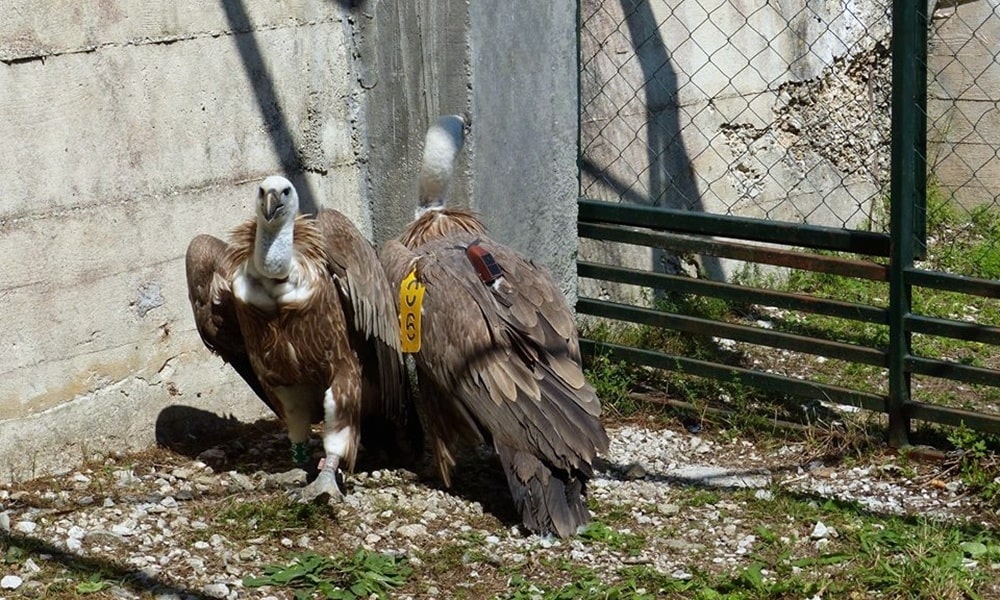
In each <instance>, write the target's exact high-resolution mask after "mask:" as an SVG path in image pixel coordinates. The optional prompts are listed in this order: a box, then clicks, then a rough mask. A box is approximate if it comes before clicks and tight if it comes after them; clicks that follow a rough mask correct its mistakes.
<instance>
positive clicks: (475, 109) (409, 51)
mask: <svg viewBox="0 0 1000 600" xmlns="http://www.w3.org/2000/svg"><path fill="white" fill-rule="evenodd" d="M373 14H374V16H373V17H372V18H363V19H361V20H360V23H361V32H362V38H363V40H362V42H361V44H362V46H361V47H362V59H363V61H364V62H365V64H366V67H365V68H366V71H365V74H364V77H365V81H367V82H368V85H370V86H371V88H372V89H371V91H372V93H371V94H370V95H369V103H368V105H367V107H368V108H367V111H368V113H367V116H368V118H367V119H366V125H365V126H366V131H367V135H368V136H369V139H370V140H371V145H372V146H371V147H372V153H371V157H370V161H369V163H368V165H367V167H368V173H369V177H370V181H369V183H370V186H371V197H372V198H373V200H374V202H373V211H374V214H375V222H376V226H375V238H376V240H377V241H380V242H381V241H383V240H385V239H388V238H389V237H392V236H395V235H397V234H398V233H399V232H400V231H401V230H402V228H403V226H404V225H405V224H406V223H407V222H409V221H410V219H412V218H413V211H414V209H415V207H416V200H417V197H416V190H417V173H418V171H419V166H420V157H421V151H422V149H423V136H424V132H425V131H426V128H427V125H428V124H429V122H430V121H431V120H433V119H434V118H436V117H437V116H438V115H440V114H446V113H461V112H465V111H470V112H471V114H472V119H473V125H472V131H471V134H470V136H469V139H468V141H467V143H466V146H465V149H464V152H463V154H462V156H461V158H460V164H459V167H458V169H457V175H456V180H455V182H454V183H453V184H452V187H451V195H450V200H449V202H450V204H452V205H455V206H465V207H468V206H471V207H472V208H474V209H476V210H477V211H479V212H480V213H481V214H482V217H483V219H484V221H485V222H486V224H487V225H488V226H489V228H490V232H491V234H492V235H493V236H494V237H495V238H496V239H498V240H501V241H503V242H505V243H508V244H510V245H511V246H513V247H515V248H517V249H518V250H520V251H522V252H524V253H526V254H527V255H529V256H531V257H533V258H535V259H536V260H538V262H539V263H540V264H543V265H545V266H547V267H548V268H550V269H552V271H553V273H554V275H555V278H556V280H557V281H558V282H559V283H560V284H561V287H562V289H563V290H564V291H565V292H566V293H567V294H569V296H570V298H571V299H572V298H573V297H574V294H575V280H576V276H575V262H574V261H575V252H576V198H577V190H578V180H577V168H576V155H577V134H576V131H577V129H576V120H577V110H578V107H577V92H576V60H575V47H576V25H575V23H576V17H575V3H574V2H569V1H567V0H558V1H552V2H544V3H535V2H527V1H522V2H518V3H516V4H515V5H511V4H503V5H495V6H494V5H492V4H490V3H482V2H473V3H471V4H470V3H468V2H467V1H466V0H445V1H443V2H442V1H435V0H422V1H420V2H414V3H392V2H383V3H378V4H376V5H375V7H374V13H373ZM418 17H419V18H418ZM470 92H471V97H470Z"/></svg>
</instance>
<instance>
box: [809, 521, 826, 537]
mask: <svg viewBox="0 0 1000 600" xmlns="http://www.w3.org/2000/svg"><path fill="white" fill-rule="evenodd" d="M829 535H830V528H829V527H827V526H826V525H824V524H823V521H816V525H815V526H814V527H813V530H812V533H810V534H809V537H811V538H812V539H814V540H822V539H825V538H826V537H827V536H829Z"/></svg>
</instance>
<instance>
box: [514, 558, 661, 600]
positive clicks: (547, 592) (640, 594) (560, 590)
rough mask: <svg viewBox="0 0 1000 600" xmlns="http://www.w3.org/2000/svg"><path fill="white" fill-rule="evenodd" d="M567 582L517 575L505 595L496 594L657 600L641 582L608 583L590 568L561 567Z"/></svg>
mask: <svg viewBox="0 0 1000 600" xmlns="http://www.w3.org/2000/svg"><path fill="white" fill-rule="evenodd" d="M563 571H564V573H563V574H562V575H563V577H564V578H567V579H569V581H568V582H567V583H563V584H552V583H545V584H543V583H536V582H532V581H530V580H528V579H526V578H525V577H524V576H523V575H520V574H517V575H514V576H512V577H511V578H510V581H509V582H508V589H507V592H506V594H501V595H498V596H497V598H499V599H501V600H578V599H579V600H631V599H635V600H653V599H654V598H658V597H660V596H659V595H658V594H657V593H656V591H657V590H650V589H648V588H646V587H645V586H644V585H643V579H640V578H639V577H635V576H628V575H626V576H625V577H622V578H621V579H620V580H619V581H614V582H609V581H607V580H606V578H604V577H602V576H601V575H600V574H598V573H597V572H596V571H594V570H593V569H589V568H586V567H579V566H564V567H563Z"/></svg>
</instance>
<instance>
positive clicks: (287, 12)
mask: <svg viewBox="0 0 1000 600" xmlns="http://www.w3.org/2000/svg"><path fill="white" fill-rule="evenodd" d="M477 4H478V3H477ZM519 4H520V6H519V7H518V10H514V11H511V10H510V8H509V7H508V9H507V10H508V11H509V12H510V14H507V15H503V16H501V14H500V12H499V9H497V12H495V13H494V12H493V11H492V10H489V9H484V8H482V7H478V6H477V7H476V8H475V9H471V10H470V8H469V6H468V5H467V4H466V3H465V2H460V1H452V0H449V1H446V2H434V1H432V0H425V1H423V2H417V3H394V2H376V1H371V2H364V3H356V2H347V1H337V2H334V1H330V0H285V1H280V2H267V3H259V2H255V3H251V2H247V1H246V0H221V1H220V2H175V3H147V2H140V1H138V0H102V1H101V2H78V3H74V4H73V6H72V7H69V8H65V9H64V8H60V9H59V10H53V8H52V5H51V3H39V2H29V1H27V0H14V1H10V2H6V3H4V8H3V19H0V114H2V115H3V119H0V139H4V140H5V143H4V144H2V145H0V172H2V173H3V174H4V175H5V179H6V181H7V185H5V186H3V191H0V253H2V255H3V256H4V257H5V260H4V261H3V262H2V263H0V265H2V266H0V319H2V322H3V332H2V333H0V480H7V479H19V478H24V477H28V476H31V475H34V474H39V473H43V472H48V471H51V470H53V469H57V468H59V466H60V465H61V464H65V463H66V462H69V463H73V462H75V461H77V460H78V459H79V458H80V457H81V456H82V455H83V454H84V453H86V452H91V451H97V452H107V451H111V450H119V449H120V450H125V449H132V448H140V447H145V446H148V445H149V444H151V443H153V441H154V439H155V433H156V426H157V422H158V421H163V420H165V419H167V418H168V417H169V416H170V415H175V414H179V413H178V411H175V410H173V409H174V408H176V407H177V406H190V407H195V408H199V409H204V410H206V411H208V413H209V414H210V413H216V414H222V415H233V416H235V417H236V418H240V419H254V418H257V417H260V416H264V415H266V414H267V413H266V412H265V411H264V410H263V409H262V405H261V403H260V402H259V401H258V400H256V399H255V398H254V397H253V396H252V394H250V393H248V391H247V389H246V386H245V385H244V384H243V383H242V382H241V381H240V380H239V379H238V378H237V377H234V376H233V374H232V373H231V372H230V369H229V368H228V367H227V366H225V365H223V363H222V362H221V360H220V359H218V358H215V357H212V356H211V355H210V354H209V353H208V352H207V351H206V350H205V349H204V347H203V346H202V344H201V341H200V340H199V338H198V336H197V333H196V332H195V330H194V323H193V320H192V318H191V315H190V308H189V305H188V301H187V297H186V286H185V282H184V269H183V254H184V250H185V248H186V245H187V243H188V241H189V240H190V239H191V237H192V236H194V235H195V234H197V233H201V232H206V233H212V234H215V235H218V236H224V235H225V234H226V233H227V232H228V231H229V230H230V229H231V228H232V227H233V226H234V225H235V224H237V223H238V222H240V221H242V220H243V219H245V218H247V217H248V216H249V215H251V214H252V213H251V208H250V207H251V204H250V203H249V202H248V200H249V199H251V198H252V197H253V191H254V187H255V185H256V184H257V182H258V181H259V180H260V179H262V178H263V177H265V176H266V175H268V174H272V173H276V172H284V173H286V174H287V175H289V176H290V177H291V178H292V180H293V181H294V182H296V184H297V186H298V188H299V190H300V196H302V199H303V203H304V204H306V205H310V206H317V205H320V206H329V207H334V208H337V209H340V210H342V211H344V212H345V213H346V214H347V215H348V216H349V217H351V218H352V219H354V220H355V222H356V223H357V224H358V225H359V227H360V228H361V229H362V230H363V231H364V232H366V233H367V234H369V235H373V237H375V238H376V239H385V238H386V237H388V236H390V235H393V234H394V233H395V232H397V231H398V229H399V228H400V227H401V226H402V224H403V223H404V222H405V221H406V220H408V218H409V216H410V215H411V214H412V210H413V206H414V204H415V200H416V197H415V189H416V188H415V182H416V168H417V161H418V160H419V150H420V145H421V140H422V136H423V132H424V129H425V127H426V124H427V123H428V122H429V120H430V119H431V118H433V117H435V116H436V115H437V114H439V113H442V112H451V111H456V110H465V109H466V108H469V107H471V108H472V109H473V112H474V113H475V112H476V111H483V112H489V114H484V115H476V114H474V116H473V118H474V121H476V122H477V124H478V123H479V122H482V123H483V125H482V126H479V127H477V129H476V131H475V133H474V134H473V139H472V140H471V141H470V147H469V152H468V153H467V156H466V158H465V161H466V162H465V165H464V169H463V175H462V177H461V180H460V181H459V182H458V184H457V185H456V192H457V194H456V196H457V199H458V201H459V203H471V204H473V205H474V206H483V207H488V209H487V212H488V215H487V216H488V217H489V218H494V219H495V220H496V221H497V222H496V223H495V224H494V232H495V233H496V237H498V238H501V239H504V238H505V237H508V236H509V238H510V239H511V240H512V242H513V243H514V244H515V245H518V246H519V247H522V248H524V249H526V250H529V251H531V250H540V251H542V252H543V253H544V254H543V256H542V257H541V258H542V261H543V262H544V263H547V264H550V265H552V266H554V267H556V268H558V269H562V270H563V272H560V273H559V275H558V278H559V279H560V280H561V281H563V282H570V281H572V277H571V275H570V273H571V270H570V269H571V266H572V256H573V252H574V251H575V246H574V241H575V236H574V235H573V231H571V230H570V226H571V225H572V223H573V220H574V217H573V215H574V214H575V212H574V211H575V196H576V194H575V186H574V185H573V183H572V182H573V181H575V166H574V164H573V162H572V159H573V156H572V155H573V153H572V152H571V149H572V148H573V147H574V146H573V143H571V140H575V129H574V127H573V123H574V122H575V93H576V91H575V81H576V72H575V68H567V67H572V66H573V64H574V63H573V60H572V53H571V52H570V53H569V58H567V56H564V55H562V54H561V53H560V55H558V56H556V57H554V58H552V59H551V61H552V62H551V64H550V63H549V62H548V61H549V60H550V58H549V57H548V56H546V55H545V54H544V53H540V52H539V53H535V54H534V55H531V56H525V57H524V58H525V59H528V58H530V59H531V60H532V61H533V62H531V64H519V65H517V68H516V69H513V70H509V71H505V72H502V71H493V72H486V69H491V68H493V65H495V64H496V61H497V60H499V59H498V58H496V57H495V56H493V55H492V53H493V50H491V49H490V48H488V47H486V46H485V44H496V43H500V42H503V41H504V40H502V39H499V38H498V37H497V35H496V32H493V31H485V30H481V29H480V28H483V27H499V26H501V24H502V25H503V27H505V28H506V29H505V30H506V31H508V32H515V31H516V32H518V35H519V36H522V37H524V38H525V39H531V38H535V39H538V40H546V39H556V40H558V41H559V44H560V45H559V46H558V48H560V49H566V48H569V49H570V50H571V49H572V46H571V45H569V46H567V43H568V40H571V39H572V32H573V27H574V25H575V21H574V20H573V19H572V6H573V3H571V2H567V1H564V0H560V1H559V2H555V3H545V4H544V5H542V4H538V5H536V4H535V3H529V2H523V3H519ZM567 14H568V15H569V17H570V18H569V19H567V20H566V21H565V22H563V21H562V19H564V18H565V17H566V15H567ZM547 28H551V29H554V30H555V31H554V32H553V31H550V30H549V29H547ZM539 43H541V42H539ZM478 44H483V46H477V45H478ZM509 51H510V48H509V47H508V46H507V45H506V44H501V47H499V48H496V52H497V53H498V55H500V54H503V53H507V52H509ZM508 66H510V65H508ZM477 69H481V70H483V72H480V73H477V72H476V70H477ZM539 71H541V72H544V73H547V75H548V79H546V78H544V77H542V76H541V75H539V74H538V72H539ZM477 87H481V88H482V89H484V90H487V91H491V93H496V91H497V90H502V91H503V92H509V93H510V94H511V95H510V96H509V97H495V98H490V99H483V100H476V101H475V102H473V101H472V100H470V94H472V95H475V94H476V93H477V89H476V88H477ZM521 89H523V90H538V91H539V93H540V94H547V95H545V96H542V97H541V98H531V97H529V96H527V95H526V94H525V96H524V97H525V98H527V100H528V101H531V102H536V103H538V105H539V106H540V108H539V109H538V110H537V111H536V112H535V113H534V116H532V115H531V114H526V111H525V110H523V109H524V107H522V106H521V105H519V104H518V103H517V102H515V101H514V100H515V99H516V98H517V97H520V96H521V92H519V91H518V90H521ZM560 90H563V92H562V93H560ZM502 111H515V112H514V113H513V114H503V113H502ZM557 124H558V125H559V126H558V127H557V126H556V125H557ZM561 128H565V131H563V130H562V129H561ZM530 131H543V132H546V133H547V134H548V135H546V137H544V138H531V137H530V136H528V135H527V134H526V132H530ZM487 136H488V137H487ZM505 136H510V137H511V139H515V140H517V141H518V143H535V142H536V141H538V140H540V141H539V142H538V143H541V144H542V146H541V148H542V149H541V150H537V149H532V148H528V149H524V151H522V152H514V153H511V152H509V151H507V146H506V145H505V143H504V141H503V140H504V139H505ZM526 140H527V141H526ZM550 148H556V149H558V152H555V151H553V152H552V153H549V149H550ZM540 156H544V157H545V159H547V160H542V159H540V158H539V157H540ZM567 159H568V160H567ZM473 165H474V166H475V168H472V166H473ZM500 165H503V167H502V168H504V169H509V170H510V171H512V172H515V173H523V174H525V175H524V179H525V180H526V181H530V182H533V184H532V185H533V187H531V186H529V187H530V189H531V190H532V191H533V192H534V195H531V194H525V193H522V192H523V190H524V189H525V186H521V187H514V188H509V187H508V186H507V185H506V180H504V179H497V178H495V177H493V176H492V174H491V175H490V176H488V177H487V176H484V177H482V179H481V180H480V179H477V175H478V170H479V169H481V168H485V167H483V166H488V167H491V168H500ZM509 189H513V190H515V191H517V192H518V193H519V196H518V198H524V200H521V202H522V204H518V205H514V204H511V205H510V208H509V209H507V210H504V209H501V208H499V207H500V206H501V205H500V204H498V203H502V202H508V201H509V200H508V197H509V194H508V193H507V192H508V190H509ZM473 191H474V195H475V197H474V198H473V197H472V196H473ZM515 214H516V215H517V218H512V215H515ZM536 215H538V216H539V218H541V219H545V220H544V221H541V222H542V223H550V224H551V227H553V228H555V229H553V230H551V231H547V230H546V228H545V227H542V228H540V229H538V230H534V231H532V232H531V233H530V234H527V235H524V234H522V235H517V233H518V232H519V231H520V229H521V228H522V227H524V225H525V223H530V222H533V219H534V217H535V216H536ZM505 217H506V218H505ZM550 237H551V238H552V239H559V240H561V241H557V242H554V241H550V240H549V238H550ZM192 425H193V424H192Z"/></svg>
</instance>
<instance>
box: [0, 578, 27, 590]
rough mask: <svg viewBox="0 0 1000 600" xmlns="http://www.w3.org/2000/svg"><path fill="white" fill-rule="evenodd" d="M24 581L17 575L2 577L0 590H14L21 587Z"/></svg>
mask: <svg viewBox="0 0 1000 600" xmlns="http://www.w3.org/2000/svg"><path fill="white" fill-rule="evenodd" d="M22 583H24V580H23V579H21V578H20V577H18V576H17V575H4V577H3V579H0V588H2V589H5V590H16V589H17V588H19V587H21V584H22Z"/></svg>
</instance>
